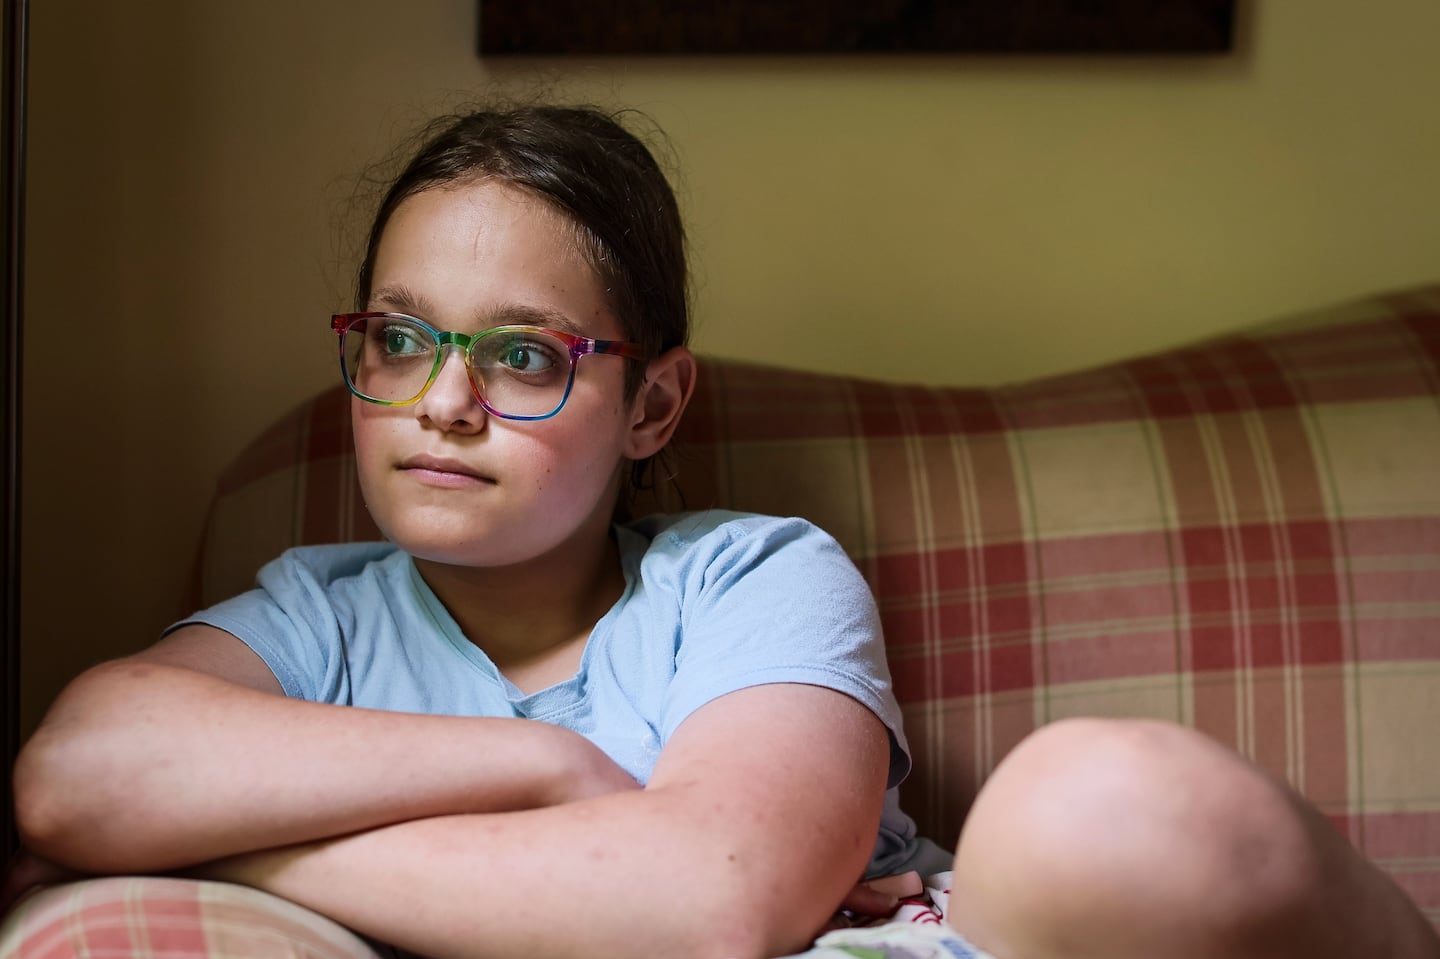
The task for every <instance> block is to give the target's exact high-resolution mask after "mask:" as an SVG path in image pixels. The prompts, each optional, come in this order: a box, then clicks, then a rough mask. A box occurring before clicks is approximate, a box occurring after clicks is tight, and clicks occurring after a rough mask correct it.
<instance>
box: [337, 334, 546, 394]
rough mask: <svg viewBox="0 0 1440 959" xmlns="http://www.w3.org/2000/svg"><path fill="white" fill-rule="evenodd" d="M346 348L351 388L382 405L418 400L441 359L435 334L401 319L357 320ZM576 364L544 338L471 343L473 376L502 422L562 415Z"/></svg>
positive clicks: (487, 337) (488, 338) (503, 337)
mask: <svg viewBox="0 0 1440 959" xmlns="http://www.w3.org/2000/svg"><path fill="white" fill-rule="evenodd" d="M341 348H342V350H343V351H344V356H345V374H346V376H347V377H348V378H349V380H350V385H351V387H352V388H353V389H354V390H355V391H356V392H357V393H360V394H361V395H362V396H364V397H366V398H368V399H372V400H376V401H379V402H381V403H409V402H411V401H413V400H416V399H418V398H419V397H420V395H421V394H422V393H424V392H425V388H426V386H427V384H428V383H429V382H430V380H431V378H432V375H433V374H434V373H435V372H436V370H437V367H438V365H439V362H438V361H439V360H440V359H441V356H440V349H441V347H440V343H439V341H438V340H437V339H436V338H435V335H434V334H433V333H431V332H430V331H429V330H428V329H426V328H425V327H423V326H420V325H419V324H416V323H411V322H407V321H406V320H404V319H401V318H398V317H381V318H368V319H362V320H357V321H356V322H355V323H353V324H352V325H351V326H350V327H349V328H348V329H347V330H346V331H345V336H344V341H343V344H342V347H341ZM570 364H571V359H570V350H569V346H568V344H566V343H565V341H564V340H561V339H559V338H558V337H555V336H551V335H549V334H548V333H546V332H544V331H543V330H536V329H532V328H523V327H520V328H514V327H497V328H496V329H493V330H488V331H486V332H484V333H481V334H480V335H478V336H476V337H475V339H473V340H472V341H471V342H470V349H469V366H470V372H471V375H472V376H473V377H474V378H475V379H476V380H478V381H479V385H480V392H481V394H482V395H483V396H484V397H485V401H486V403H487V404H488V405H489V406H490V407H491V409H493V410H494V411H495V412H497V413H499V414H500V415H501V416H526V417H530V416H546V415H549V414H550V413H553V412H555V410H556V409H558V408H559V406H560V404H561V403H563V402H564V400H565V394H566V392H567V390H568V389H569V386H570V373H571V366H570Z"/></svg>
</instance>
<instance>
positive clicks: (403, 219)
mask: <svg viewBox="0 0 1440 959" xmlns="http://www.w3.org/2000/svg"><path fill="white" fill-rule="evenodd" d="M371 288H372V293H371V296H370V301H369V303H368V304H367V305H366V308H367V309H370V310H385V311H391V312H399V313H408V314H410V315H412V316H416V317H419V318H420V319H423V320H425V321H426V322H427V323H429V324H430V325H431V326H434V327H435V328H436V329H440V330H454V331H458V332H463V333H474V332H477V331H479V330H484V329H488V328H490V327H494V326H501V325H506V324H527V325H533V326H544V327H549V328H552V329H560V330H563V331H567V332H571V333H578V334H580V335H583V336H590V337H595V338H597V339H623V331H622V329H621V326H620V322H619V320H618V319H617V318H616V317H615V316H614V315H613V314H612V313H611V310H610V307H609V305H608V303H607V301H606V297H605V294H604V290H603V289H602V288H601V286H600V284H599V281H598V280H597V278H596V276H595V274H594V272H593V271H592V270H591V269H590V267H589V265H588V264H587V263H586V262H585V260H584V259H583V258H582V256H581V254H580V252H579V250H578V248H577V247H576V244H575V239H574V230H573V227H572V226H571V224H570V223H569V222H568V221H567V220H566V219H565V218H564V217H563V216H562V215H561V214H559V213H558V212H556V211H555V210H554V209H553V208H551V207H550V206H549V205H547V204H546V203H545V202H544V201H542V200H540V199H538V198H536V197H533V196H531V195H529V194H527V193H525V192H523V191H521V190H519V189H517V188H515V187H512V186H509V185H507V184H504V183H499V182H494V181H484V180H482V181H475V182H470V183H465V184H461V185H450V186H445V187H437V188H432V189H428V190H425V191H422V192H420V193H418V194H416V195H414V196H412V197H410V198H408V199H406V200H405V201H404V202H402V203H401V204H400V205H399V207H397V208H396V209H395V211H394V213H393V214H392V216H391V218H390V221H389V223H388V224H387V225H386V227H385V230H384V233H383V235H382V236H381V238H380V243H379V246H378V248H377V250H376V255H375V265H374V272H373V278H372V287H371ZM629 362H632V361H630V360H625V359H621V358H619V357H615V356H586V357H583V358H581V360H580V362H579V365H578V366H577V368H576V371H575V384H574V387H573V388H572V389H571V391H570V397H569V399H568V400H567V401H566V402H565V406H564V407H563V408H562V409H561V410H560V412H559V413H557V414H556V415H555V416H553V417H551V418H550V419H546V420H537V421H530V422H525V421H516V420H506V419H501V418H499V417H495V416H491V415H490V414H488V413H486V411H485V410H484V408H483V407H481V406H480V404H479V403H478V402H477V401H476V400H475V397H474V395H473V394H472V393H471V391H470V385H469V382H468V380H467V379H466V376H465V365H464V361H463V359H462V357H461V356H460V355H459V353H458V352H457V351H454V350H451V351H448V353H447V355H446V359H445V364H444V366H443V367H442V369H441V370H440V373H439V375H438V376H437V377H436V379H435V382H434V383H433V384H432V385H431V387H430V390H429V392H428V393H426V394H425V395H424V396H423V397H422V398H421V399H420V400H419V401H418V402H417V403H415V404H414V405H412V406H402V407H385V406H378V405H375V404H373V403H367V402H365V401H363V400H360V399H358V398H356V399H352V407H351V409H352V413H353V416H354V427H355V453H356V462H357V464H358V469H359V474H360V485H361V489H362V490H363V491H364V495H365V501H366V504H367V506H368V507H369V509H370V512H371V514H372V515H373V516H374V518H375V521H376V523H377V524H378V525H379V527H380V529H381V531H383V532H384V533H385V535H386V536H387V537H388V538H389V539H390V540H391V541H393V542H395V543H396V544H397V545H399V546H400V547H401V548H403V549H405V550H406V551H408V552H410V553H411V554H413V555H414V556H416V557H417V558H420V559H424V560H430V561H432V562H437V563H446V564H454V565H463V566H476V567H481V566H483V567H498V566H507V565H512V564H518V563H525V562H530V561H533V560H543V559H545V558H546V557H547V556H550V555H551V554H554V553H555V552H556V551H559V550H563V549H565V547H566V546H567V545H568V544H571V543H573V542H575V538H576V537H584V536H589V535H594V536H603V535H604V533H605V531H606V530H608V528H609V523H610V517H611V513H612V511H613V508H614V504H615V497H616V496H617V495H618V491H619V482H620V470H619V465H620V463H621V461H622V459H623V457H624V455H625V453H626V452H627V449H628V446H627V436H628V434H629V433H630V426H631V424H632V421H633V420H634V411H635V410H636V409H637V408H638V407H639V405H640V404H638V403H627V402H626V400H625V395H624V381H625V364H626V363H629Z"/></svg>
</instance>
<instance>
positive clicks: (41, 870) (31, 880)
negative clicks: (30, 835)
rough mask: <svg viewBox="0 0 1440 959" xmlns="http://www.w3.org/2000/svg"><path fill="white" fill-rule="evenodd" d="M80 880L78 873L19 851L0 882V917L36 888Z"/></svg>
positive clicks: (23, 850) (28, 852) (32, 854)
mask: <svg viewBox="0 0 1440 959" xmlns="http://www.w3.org/2000/svg"><path fill="white" fill-rule="evenodd" d="M80 878H82V875H81V874H80V873H78V872H74V871H72V870H70V869H66V868H65V867H64V866H59V865H56V864H55V863H53V862H51V861H50V860H48V859H41V858H40V857H39V856H37V855H35V854H34V853H32V852H30V851H29V850H27V849H21V850H20V851H19V852H17V853H16V854H15V856H14V857H13V858H12V859H11V860H10V864H9V866H7V867H6V869H5V878H4V881H3V882H0V915H4V914H5V913H6V912H8V911H9V910H10V907H11V906H13V905H14V904H15V903H17V902H19V901H20V897H21V896H23V895H24V894H25V893H27V892H29V891H30V890H31V889H34V888H35V887H36V886H50V885H54V884H55V883H60V882H70V881H72V880H75V879H80Z"/></svg>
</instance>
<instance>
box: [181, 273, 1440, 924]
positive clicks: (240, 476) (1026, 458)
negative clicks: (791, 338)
mask: <svg viewBox="0 0 1440 959" xmlns="http://www.w3.org/2000/svg"><path fill="white" fill-rule="evenodd" d="M349 430H350V427H349V423H348V399H347V398H346V396H345V394H344V392H343V390H341V389H338V388H337V389H331V390H329V391H327V392H325V393H324V394H322V395H320V396H319V397H317V398H315V399H314V400H312V401H311V402H310V403H307V404H306V405H304V406H303V407H301V408H300V409H299V410H297V411H296V412H295V413H294V414H292V415H291V416H290V417H288V418H287V419H285V420H284V421H283V422H281V423H279V424H277V425H276V426H275V427H274V428H273V429H271V430H270V431H269V432H267V433H266V434H265V435H264V436H262V437H261V438H260V439H259V440H258V441H257V442H256V443H255V445H254V446H253V447H252V448H251V449H250V450H248V451H247V452H246V453H245V454H244V455H243V456H242V457H241V458H240V460H239V461H238V462H237V463H236V465H235V466H234V468H233V469H231V470H230V471H229V472H228V473H227V474H226V475H225V476H224V478H223V479H222V481H221V484H220V488H219V491H218V493H217V496H216V499H215V501H214V505H213V510H212V513H211V517H210V524H209V529H208V532H207V535H206V538H205V542H204V546H203V549H202V556H201V561H200V563H199V566H198V578H197V584H196V587H197V594H196V598H197V602H210V601H214V600H216V599H219V598H221V597H223V596H225V595H228V594H230V593H233V592H235V591H237V590H239V589H242V588H245V587H246V586H248V585H249V583H250V581H251V578H252V576H253V572H254V570H255V568H256V567H257V566H258V565H259V564H260V563H262V562H263V561H265V560H266V559H269V558H271V557H272V556H274V555H275V554H277V553H278V552H279V551H280V550H281V549H283V548H284V547H286V546H289V545H291V544H295V543H314V542H327V541H335V540H346V539H352V538H373V537H375V536H376V535H377V534H376V530H375V527H374V525H373V523H371V521H370V519H369V517H368V515H367V514H366V512H365V509H364V506H363V503H362V502H361V499H360V496H359V492H358V490H357V488H356V485H355V474H354V465H353V461H352V458H351V457H352V451H351V446H350V432H349ZM676 447H677V450H678V456H677V457H676V460H675V463H674V464H672V465H676V466H678V476H679V484H680V486H682V487H683V491H684V493H683V498H682V496H681V495H680V493H679V491H678V490H677V489H676V488H675V487H674V486H673V485H670V484H665V485H664V486H663V487H662V488H661V489H660V490H658V491H657V492H654V493H652V494H648V495H647V496H645V497H644V498H643V499H642V500H641V502H639V503H638V504H637V509H636V511H637V512H639V513H643V512H645V511H648V510H650V509H655V508H660V509H677V508H691V509H694V508H701V507H706V506H724V507H731V508H737V509H746V510H755V511H759V512H766V513H777V514H786V515H800V516H805V517H807V518H809V519H811V520H813V521H815V522H816V523H818V524H819V525H821V526H823V527H824V528H826V529H828V530H829V531H830V532H831V533H832V534H834V535H835V536H836V537H837V538H838V539H839V540H840V542H841V543H842V544H844V546H845V547H846V548H847V549H848V550H849V552H850V554H851V555H852V556H853V557H854V559H855V561H856V563H857V564H858V566H859V567H860V569H861V571H862V572H863V573H864V574H865V576H866V577H867V579H868V580H869V582H870V584H871V586H872V587H873V588H874V590H875V593H876V596H877V598H878V601H879V604H880V610H881V615H882V617H883V620H884V624H885V629H886V642H887V644H888V648H889V654H890V661H891V667H892V670H893V672H894V675H895V681H896V687H897V690H898V692H899V696H900V699H901V702H902V705H903V707H904V710H905V715H906V721H907V724H908V726H907V728H908V732H909V735H910V739H911V744H912V746H913V748H914V752H915V761H916V765H915V772H914V773H913V775H912V776H911V778H910V779H909V781H908V782H907V783H906V785H905V787H904V789H903V798H904V802H905V804H906V806H907V808H908V809H909V810H910V812H911V813H912V814H913V815H915V816H916V818H917V819H918V820H919V822H920V825H921V827H922V829H923V830H924V831H925V832H927V833H928V834H930V835H931V836H933V837H935V838H936V839H937V840H939V841H941V842H942V843H943V842H951V841H953V839H954V837H955V835H956V834H957V832H958V829H959V826H960V822H961V820H962V818H963V816H964V813H965V810H966V808H967V806H968V803H969V800H970V799H971V798H972V797H973V796H974V794H975V791H976V790H977V788H978V787H979V785H980V783H981V782H982V781H983V780H984V779H985V777H986V776H987V775H988V774H989V773H990V771H991V770H992V769H993V768H994V767H995V765H996V763H997V762H998V761H999V760H1000V759H1001V758H1002V757H1003V756H1004V755H1005V753H1006V752H1007V751H1008V750H1009V749H1010V748H1011V747H1013V746H1014V745H1015V744H1016V743H1017V742H1019V741H1020V739H1021V738H1022V737H1024V736H1025V735H1026V734H1027V733H1029V732H1030V731H1032V730H1034V729H1035V728H1036V727H1038V726H1040V725H1042V724H1044V723H1046V722H1049V721H1051V720H1053V719H1057V718H1060V717H1065V716H1077V715H1101V716H1150V717H1159V718H1164V719H1170V720H1176V721H1179V722H1182V723H1186V724H1188V725H1191V726H1195V727H1198V728H1200V729H1202V730H1204V731H1206V732H1207V733H1209V734H1211V735H1213V736H1215V737H1217V738H1218V739H1220V740H1222V741H1223V742H1226V743H1228V744H1230V745H1232V746H1234V747H1235V748H1236V749H1237V750H1239V751H1240V752H1241V753H1243V754H1245V755H1247V756H1250V757H1252V758H1253V759H1255V760H1256V761H1257V762H1259V763H1260V764H1261V765H1263V766H1265V767H1266V768H1268V769H1270V770H1272V771H1273V772H1275V773H1276V774H1278V775H1280V776H1283V777H1285V778H1286V779H1288V780H1289V781H1290V782H1291V783H1293V784H1294V785H1295V786H1296V787H1297V788H1298V789H1300V790H1301V791H1302V792H1303V793H1304V794H1305V795H1307V796H1308V797H1309V798H1310V799H1311V800H1313V801H1314V802H1315V803H1316V804H1318V805H1319V807H1320V808H1321V809H1322V810H1323V811H1324V812H1325V813H1327V814H1328V815H1329V816H1330V818H1331V819H1332V821H1334V822H1335V824H1336V825H1337V826H1338V827H1339V828H1340V829H1341V830H1342V831H1343V832H1344V833H1345V834H1346V835H1348V836H1349V838H1350V839H1351V840H1352V841H1353V842H1354V843H1355V844H1356V845H1357V846H1358V847H1359V848H1360V849H1361V850H1362V851H1364V852H1365V853H1366V854H1368V855H1369V856H1370V857H1371V858H1373V859H1374V860H1375V861H1377V862H1378V863H1380V865H1381V866H1383V867H1384V868H1386V869H1388V870H1389V871H1390V872H1391V873H1392V874H1394V875H1395V877H1396V878H1397V879H1398V881H1399V882H1400V883H1401V884H1402V885H1403V886H1404V887H1405V888H1406V889H1407V890H1408V891H1409V892H1410V893H1411V894H1412V895H1413V896H1414V898H1415V899H1416V900H1417V901H1419V902H1420V903H1421V905H1422V907H1424V908H1425V909H1426V910H1427V911H1428V913H1429V915H1430V916H1431V917H1432V919H1435V920H1437V921H1440V762H1436V752H1435V748H1434V746H1433V742H1434V730H1435V729H1437V728H1440V286H1436V287H1429V288H1422V289H1417V290H1411V291H1407V292H1404V293H1400V294H1394V295H1389V296H1384V297H1376V298H1371V299H1367V300H1364V301H1362V302H1357V303H1351V304H1347V305H1345V306H1342V307H1338V308H1334V309H1330V310H1324V311H1317V312H1315V313H1312V314H1309V315H1307V316H1303V317H1294V318H1291V319H1288V320H1286V321H1283V322H1281V323H1278V324H1271V325H1269V326H1265V327H1262V328H1259V329H1257V330H1253V331H1250V332H1248V333H1246V334H1244V335H1236V336H1230V337H1226V338H1222V339H1218V340H1214V341H1210V342H1206V343H1202V344H1199V345H1196V346H1193V347H1190V348H1186V349H1179V350H1174V351H1169V352H1165V353H1161V354H1158V355H1154V356H1148V357H1144V358H1141V359H1136V360H1133V361H1129V362H1124V363H1117V364H1113V365H1110V366H1106V367H1103V368H1100V369H1094V370H1089V371H1086V372H1081V373H1077V374H1074V375H1069V376H1062V377H1058V378H1052V379H1046V380H1042V381H1038V382H1032V383H1026V384H1021V385H1015V386H1007V387H1001V388H995V389H958V388H930V387H919V386H905V385H897V384H891V383H880V382H870V381H865V380H860V379H854V378H849V377H841V376H823V375H816V374H806V373H797V372H787V371H782V370H778V369H772V368H766V367H760V366H754V365H749V364H744V363H738V362H732V361H722V360H717V359H713V358H707V359H704V360H702V363H701V373H700V381H699V387H698V389H697V392H696V396H695V399H694V401H693V403H692V406H691V409H690V411H689V413H688V414H687V416H686V420H685V423H684V425H683V426H682V429H681V432H680V434H679V436H678V437H677V440H676Z"/></svg>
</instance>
